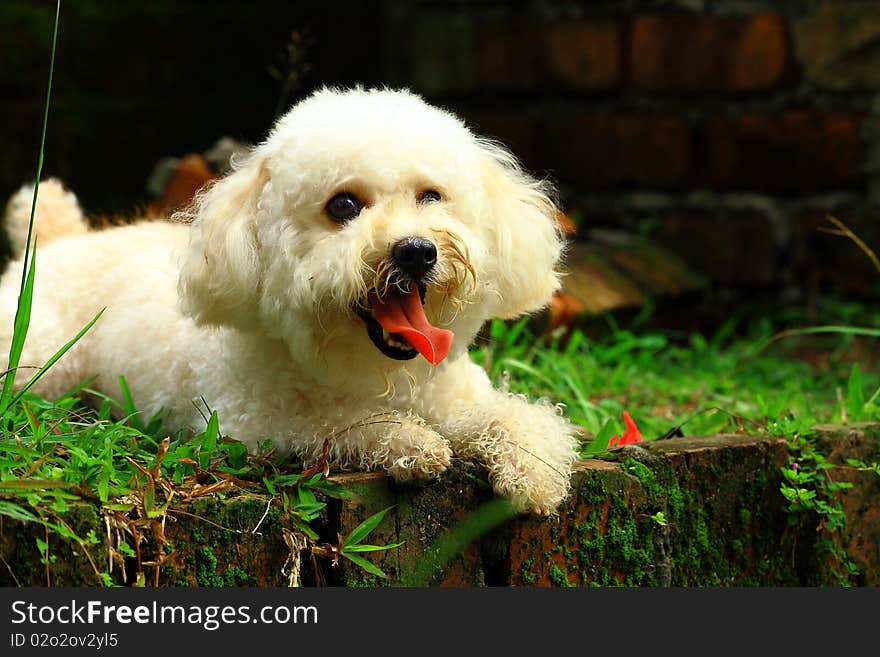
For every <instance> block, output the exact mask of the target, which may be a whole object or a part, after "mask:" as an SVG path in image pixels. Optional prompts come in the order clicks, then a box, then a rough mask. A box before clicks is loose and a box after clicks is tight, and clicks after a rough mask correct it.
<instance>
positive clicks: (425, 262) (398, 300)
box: [354, 237, 453, 365]
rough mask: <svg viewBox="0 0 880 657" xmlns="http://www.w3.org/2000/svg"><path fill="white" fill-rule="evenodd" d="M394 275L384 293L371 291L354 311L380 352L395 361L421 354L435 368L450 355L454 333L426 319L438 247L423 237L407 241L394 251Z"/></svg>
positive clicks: (392, 249)
mask: <svg viewBox="0 0 880 657" xmlns="http://www.w3.org/2000/svg"><path fill="white" fill-rule="evenodd" d="M390 260H391V265H392V267H393V271H394V273H393V274H392V276H391V277H390V279H389V284H388V285H385V286H384V290H383V291H382V292H379V291H371V292H370V293H369V294H368V295H367V299H366V302H365V303H360V304H357V305H356V306H355V307H354V310H355V312H356V313H357V314H358V316H359V317H360V318H361V319H363V320H364V323H365V324H366V326H367V334H368V335H369V336H370V339H371V340H372V341H373V344H375V345H376V347H378V349H379V351H381V352H382V353H383V354H385V355H386V356H388V357H389V358H394V359H395V360H409V359H411V358H415V357H416V356H417V355H418V354H421V355H422V356H424V358H425V360H427V361H428V362H429V363H431V364H432V365H436V364H437V363H439V362H440V361H442V360H443V359H444V358H446V355H447V354H448V353H449V349H450V347H451V346H452V338H453V334H452V331H449V330H447V329H441V328H437V327H436V326H433V325H432V324H431V323H430V322H429V321H428V318H427V317H426V316H425V310H424V304H425V293H426V291H427V282H426V281H427V279H428V277H429V275H430V273H431V270H432V269H433V268H434V267H435V265H436V264H437V247H436V246H434V243H433V242H431V241H429V240H427V239H424V238H422V237H405V238H403V239H401V240H399V241H398V242H396V243H395V244H394V246H393V247H391V259H390Z"/></svg>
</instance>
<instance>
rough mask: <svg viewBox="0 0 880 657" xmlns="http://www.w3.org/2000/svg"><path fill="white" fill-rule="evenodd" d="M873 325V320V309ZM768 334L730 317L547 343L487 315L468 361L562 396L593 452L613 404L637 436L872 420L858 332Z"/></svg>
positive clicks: (766, 327)
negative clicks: (484, 337) (484, 336)
mask: <svg viewBox="0 0 880 657" xmlns="http://www.w3.org/2000/svg"><path fill="white" fill-rule="evenodd" d="M867 312H870V311H869V310H868V311H867ZM873 321H874V322H875V324H874V325H878V324H880V318H878V317H874V318H873ZM775 331H776V329H775V328H774V325H773V322H772V321H771V320H769V319H766V318H765V319H759V320H756V321H753V322H751V326H750V327H749V328H748V330H746V331H744V332H742V333H740V334H739V335H734V325H733V322H731V323H730V324H728V325H727V326H725V327H722V329H721V330H719V331H718V332H717V333H716V334H715V335H714V336H712V337H709V338H707V337H704V336H702V335H699V334H689V335H678V334H675V333H673V332H661V331H653V332H636V331H633V330H627V329H622V328H620V327H618V326H617V325H616V324H615V323H614V322H613V320H612V321H610V326H609V330H608V331H607V332H606V333H605V334H604V335H602V336H601V337H598V338H592V339H590V338H587V337H586V336H585V335H584V334H583V333H581V332H579V331H575V332H573V333H572V334H571V335H569V336H566V339H565V340H564V341H561V340H556V341H551V342H550V343H549V344H547V343H546V341H538V340H536V339H535V337H534V336H532V335H530V334H529V333H528V331H527V329H526V324H525V323H524V322H520V323H519V324H517V325H514V326H512V327H509V326H506V325H505V324H503V323H501V322H496V323H493V324H492V325H491V327H490V331H489V335H490V340H489V342H488V344H486V345H484V346H483V347H481V348H479V349H477V350H476V351H475V353H474V357H475V360H477V361H478V362H480V363H482V364H483V365H484V366H485V367H486V368H487V370H488V371H489V373H490V376H491V378H492V379H493V380H494V381H495V382H496V384H498V385H508V386H509V388H510V390H511V391H512V392H518V393H523V394H527V395H529V396H544V397H547V398H549V399H551V400H552V401H554V402H557V403H563V404H565V406H566V410H567V414H568V416H569V417H570V418H571V420H572V421H573V422H574V423H575V424H578V425H580V426H582V427H584V428H585V429H586V431H587V432H588V434H589V435H588V436H587V439H586V444H585V448H586V451H600V450H603V449H604V448H605V446H606V445H607V438H608V437H610V436H611V435H620V434H621V433H622V431H623V429H624V426H623V418H622V414H623V411H624V410H627V411H629V413H630V415H632V417H633V418H634V419H635V420H636V423H637V424H638V426H639V429H640V430H641V432H642V435H643V436H644V437H645V439H646V440H650V439H652V438H658V437H661V436H664V435H668V434H669V433H670V432H671V431H673V430H675V429H678V430H679V432H680V433H681V434H682V435H697V434H709V433H717V432H722V431H739V430H745V431H749V432H754V433H758V432H767V433H774V434H777V435H782V436H792V435H793V434H794V433H796V432H798V431H804V430H807V429H808V428H809V427H810V426H812V425H813V424H816V423H820V422H841V421H847V422H853V421H870V420H880V399H878V397H880V392H878V391H880V371H878V370H877V368H876V367H874V368H870V367H869V366H868V365H867V362H870V361H869V359H867V358H866V359H865V360H866V362H863V363H861V364H860V363H859V362H858V360H854V359H853V353H854V352H855V350H856V349H859V348H863V344H864V343H863V342H862V341H861V340H863V338H860V337H859V336H858V335H852V334H846V333H843V334H834V335H831V336H828V335H812V334H811V335H792V336H791V337H784V338H781V339H777V340H774V341H771V338H772V337H773V336H774V335H775ZM873 342H874V343H876V342H877V341H876V340H873ZM875 353H876V351H875ZM808 357H809V358H810V359H811V360H812V361H814V364H811V362H809V360H807V358H808ZM815 362H818V363H819V364H818V365H817V364H815ZM597 438H598V439H599V440H597Z"/></svg>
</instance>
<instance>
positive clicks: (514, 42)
mask: <svg viewBox="0 0 880 657" xmlns="http://www.w3.org/2000/svg"><path fill="white" fill-rule="evenodd" d="M540 57H541V44H540V40H539V39H536V38H535V35H534V27H533V26H532V25H530V24H529V23H527V22H525V21H506V22H500V21H499V22H491V23H484V24H483V25H481V26H480V30H479V36H478V39H477V57H476V59H477V62H476V69H477V76H476V77H477V82H478V83H480V84H483V85H486V86H488V87H490V88H493V89H505V90H513V91H526V90H529V89H531V88H533V87H534V86H535V84H536V82H537V80H538V68H539V59H540Z"/></svg>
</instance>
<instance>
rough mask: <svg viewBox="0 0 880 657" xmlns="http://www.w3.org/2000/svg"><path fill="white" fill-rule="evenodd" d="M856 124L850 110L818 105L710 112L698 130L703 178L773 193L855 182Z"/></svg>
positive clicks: (858, 148)
mask: <svg viewBox="0 0 880 657" xmlns="http://www.w3.org/2000/svg"><path fill="white" fill-rule="evenodd" d="M861 124H862V117H861V116H860V115H858V114H855V113H849V112H822V111H818V110H788V111H784V112H781V113H764V112H753V113H749V114H743V115H740V116H736V117H723V118H715V119H713V120H711V121H709V123H708V125H707V126H706V130H705V135H704V137H705V140H704V141H705V147H706V157H707V167H708V172H707V173H708V182H709V183H710V184H711V185H712V186H713V187H715V188H717V189H746V190H756V191H766V192H776V193H813V192H822V191H829V190H835V189H857V188H861V187H862V185H863V184H864V179H863V175H862V173H861V171H860V166H861V157H862V151H863V148H862V143H861V139H860V137H859V131H860V129H861Z"/></svg>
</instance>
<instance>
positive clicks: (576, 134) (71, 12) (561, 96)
mask: <svg viewBox="0 0 880 657" xmlns="http://www.w3.org/2000/svg"><path fill="white" fill-rule="evenodd" d="M324 5H326V3H318V2H306V3H278V2H271V1H269V0H255V1H254V2H251V3H238V2H231V1H229V2H218V3H204V2H195V1H193V0H185V1H184V0H180V1H178V2H165V1H164V0H163V1H158V0H157V2H152V3H112V5H111V4H110V3H104V2H100V1H99V0H81V1H79V2H76V3H66V4H65V5H64V9H63V12H64V13H63V18H62V27H61V42H60V46H59V54H58V65H57V68H56V83H55V96H54V99H55V100H54V104H53V111H52V115H51V117H52V123H51V124H50V130H49V143H48V151H47V157H46V170H47V173H49V174H54V175H61V176H62V177H64V178H65V180H67V181H68V182H69V183H70V184H71V186H72V187H73V188H74V189H75V190H77V191H78V192H79V193H80V195H81V197H82V198H83V199H84V200H85V202H86V205H87V206H88V208H89V209H91V210H98V211H108V210H109V211H125V210H127V209H130V208H131V207H132V205H133V203H134V202H136V201H138V200H141V199H142V197H143V195H144V187H143V185H144V181H145V180H146V178H147V176H148V174H149V172H150V170H151V168H152V165H153V164H155V162H156V161H157V160H158V159H159V158H160V157H162V156H165V155H175V156H180V155H183V154H185V153H187V152H192V151H200V150H204V149H205V148H207V147H209V146H210V145H211V143H212V142H213V141H214V140H215V139H216V138H217V137H219V136H221V135H223V134H229V135H231V136H233V137H236V138H239V139H244V140H247V141H255V140H258V139H261V138H262V137H263V136H264V135H265V132H266V129H267V128H268V125H269V122H270V120H271V117H272V115H273V113H274V109H275V105H276V103H277V102H278V95H279V91H278V89H279V86H278V83H277V82H276V81H275V80H273V79H272V78H271V77H270V75H269V74H268V69H269V68H270V66H271V65H272V64H273V63H275V62H276V61H277V55H278V53H279V52H280V51H282V50H283V48H284V44H285V41H286V39H287V37H288V36H289V34H290V32H291V31H292V30H303V29H305V30H306V31H308V32H309V34H310V35H311V36H312V38H313V44H314V45H313V46H312V48H311V49H310V50H309V51H308V55H307V62H308V65H309V70H308V71H307V72H306V75H305V76H304V77H303V78H302V85H301V87H300V88H299V89H298V90H297V92H298V93H304V92H305V91H307V90H308V89H310V88H312V87H314V86H316V85H318V84H321V83H328V84H343V85H345V84H351V83H353V82H356V81H361V82H364V83H366V84H377V83H378V84H381V83H387V84H391V85H401V86H410V87H413V88H414V89H415V90H417V91H419V92H421V93H423V94H424V95H426V96H427V97H428V98H429V99H431V100H433V101H435V102H438V103H441V104H444V105H447V106H449V107H451V108H452V109H455V110H457V111H459V112H460V113H462V114H463V115H464V116H465V117H466V118H467V119H468V120H469V121H470V122H471V123H472V124H473V125H474V126H475V127H476V128H477V129H478V130H479V131H481V132H484V133H488V134H490V135H493V136H495V137H497V138H499V139H501V140H503V141H505V142H506V143H508V144H509V145H510V146H511V148H512V149H513V150H514V151H515V152H516V153H517V154H518V155H519V156H520V157H521V158H522V160H523V161H524V162H525V164H526V165H527V166H528V167H529V168H531V169H533V170H537V171H539V172H542V173H544V174H546V175H548V176H550V177H551V178H553V179H554V180H556V181H557V182H558V183H559V184H560V186H561V190H562V196H563V200H564V202H565V204H566V206H567V209H568V210H569V212H570V213H571V215H572V216H573V217H574V218H575V219H576V220H578V221H579V222H580V224H581V225H582V226H584V227H594V226H614V227H623V228H626V229H629V230H633V231H638V232H643V233H647V234H648V235H650V236H651V237H652V238H653V239H654V240H656V241H657V242H658V243H660V244H662V245H665V246H668V247H670V248H671V249H672V250H674V251H676V252H677V253H679V254H680V255H681V256H682V257H684V258H685V259H686V261H687V262H688V263H690V264H691V265H692V266H693V267H694V268H696V269H697V270H699V271H700V272H702V273H705V274H707V275H708V276H709V277H710V279H711V280H713V281H714V282H715V283H716V284H717V285H718V286H719V287H729V288H737V289H741V290H746V291H752V290H756V289H767V290H772V291H777V290H780V289H796V290H803V289H804V288H810V287H812V288H814V289H815V288H819V287H821V286H823V285H833V286H838V287H842V288H844V289H846V290H848V291H850V292H856V293H859V294H862V293H871V292H874V293H876V291H877V287H878V286H877V282H878V279H880V277H878V276H877V273H876V272H875V271H874V270H873V268H872V266H871V264H870V262H869V261H868V259H867V258H865V257H864V256H863V255H862V254H861V253H859V252H858V250H857V249H856V248H855V247H854V246H853V245H852V244H851V243H850V242H848V241H847V240H845V239H844V238H841V237H837V236H833V235H828V234H826V233H822V232H817V230H816V229H817V226H819V225H821V224H822V223H823V222H824V221H825V219H824V217H825V215H826V214H827V213H829V212H830V213H834V214H835V215H837V216H839V217H840V218H841V219H843V220H845V221H846V222H847V223H848V224H849V225H850V226H851V227H852V228H853V229H854V230H855V231H856V232H857V233H858V234H859V235H860V236H861V237H862V238H863V239H864V240H865V241H866V242H867V243H868V244H869V245H872V246H873V247H874V248H875V249H880V217H878V203H877V200H878V198H880V122H878V117H880V97H878V90H880V4H878V3H876V2H870V1H868V0H857V1H850V0H798V1H794V0H788V1H785V2H778V1H771V0H579V1H566V0H555V1H550V0H531V1H522V0H521V1H514V0H473V1H470V2H461V1H460V0H417V1H404V0H381V1H377V2H375V3H335V4H333V5H332V6H329V5H327V6H324ZM53 9H54V3H53V2H51V1H49V0H8V1H7V2H5V3H3V4H2V5H0V27H2V29H0V63H2V65H0V114H2V116H3V117H4V121H3V122H0V141H2V143H3V144H4V157H3V158H0V193H2V194H3V196H4V197H5V196H6V195H7V194H8V193H9V192H10V191H11V190H12V189H14V188H15V187H16V186H17V185H19V184H21V183H22V182H23V181H24V180H26V179H27V178H29V177H30V176H32V171H33V170H34V169H35V162H36V145H37V143H38V137H39V121H40V118H41V113H42V97H43V92H44V88H45V86H44V85H45V74H46V69H47V56H48V35H49V31H48V30H49V26H50V25H51V15H52V10H53Z"/></svg>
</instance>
